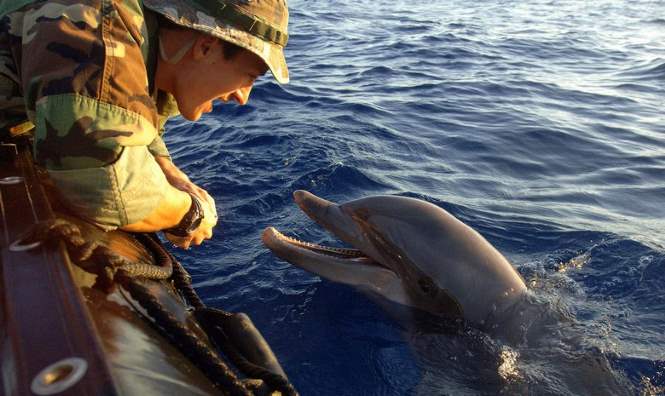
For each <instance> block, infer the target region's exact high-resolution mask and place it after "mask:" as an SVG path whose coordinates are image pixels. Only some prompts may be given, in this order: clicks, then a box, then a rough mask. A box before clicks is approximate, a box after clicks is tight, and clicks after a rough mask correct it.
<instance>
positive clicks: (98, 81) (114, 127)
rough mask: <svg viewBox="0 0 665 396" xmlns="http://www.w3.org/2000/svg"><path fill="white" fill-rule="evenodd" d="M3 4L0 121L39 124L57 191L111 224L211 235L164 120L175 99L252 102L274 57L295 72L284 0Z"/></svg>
mask: <svg viewBox="0 0 665 396" xmlns="http://www.w3.org/2000/svg"><path fill="white" fill-rule="evenodd" d="M0 17H1V20H0V126H2V127H4V129H5V131H9V132H11V133H12V134H20V133H22V132H25V131H26V130H30V129H31V128H30V127H31V126H32V125H34V130H33V131H31V133H32V134H33V136H34V155H35V161H36V163H37V164H38V165H40V166H43V167H44V168H45V169H46V170H47V171H48V174H49V177H50V180H51V181H52V182H53V184H54V185H55V187H56V189H57V191H58V192H59V195H61V200H63V201H64V202H65V204H66V205H67V206H69V207H71V208H73V209H74V210H75V211H76V212H77V213H78V214H79V215H81V216H83V217H86V218H89V219H91V220H93V221H94V222H96V223H97V224H99V225H100V226H102V227H104V228H106V229H113V228H120V229H123V230H126V231H135V232H152V231H159V230H163V231H165V233H166V235H167V237H168V238H169V240H171V241H172V242H173V243H174V244H176V245H178V246H180V247H183V248H188V247H189V246H190V245H199V244H200V243H202V241H203V240H204V239H209V238H210V237H211V236H212V228H213V227H214V226H215V224H216V223H217V214H216V209H215V205H214V200H213V199H212V198H211V197H210V195H209V194H208V193H207V192H206V191H205V190H204V189H202V188H200V187H198V186H197V185H195V184H194V183H192V182H191V181H190V180H189V178H188V177H187V176H186V175H185V174H184V173H183V172H182V171H180V169H178V168H177V167H176V166H175V165H174V164H173V163H172V162H171V159H170V157H169V154H168V151H167V149H166V146H165V145H164V143H163V141H162V139H161V132H162V130H163V126H164V123H165V121H166V119H167V118H168V117H170V116H173V115H175V114H177V113H178V112H180V114H182V116H183V117H184V118H186V119H188V120H191V121H196V120H198V118H199V117H200V116H201V114H202V113H204V112H209V111H211V110H212V102H213V101H215V100H222V101H229V100H234V101H236V102H237V103H239V104H245V103H246V102H247V100H248V99H249V95H250V92H251V89H252V85H253V83H254V81H255V80H256V79H257V78H258V77H259V76H261V75H263V74H264V73H265V72H266V71H267V70H268V69H270V70H271V72H272V74H273V75H274V76H275V78H276V79H277V81H278V82H280V83H287V82H288V79H289V76H288V70H287V67H286V62H285V59H284V54H283V48H284V46H285V45H286V41H287V24H288V10H287V6H286V2H285V0H227V1H222V0H175V1H167V0H143V1H142V0H126V1H108V0H88V1H84V2H82V3H81V2H74V1H69V0H55V1H53V0H51V1H43V0H41V1H34V0H32V1H31V0H15V1H5V2H1V3H0ZM26 118H27V121H26Z"/></svg>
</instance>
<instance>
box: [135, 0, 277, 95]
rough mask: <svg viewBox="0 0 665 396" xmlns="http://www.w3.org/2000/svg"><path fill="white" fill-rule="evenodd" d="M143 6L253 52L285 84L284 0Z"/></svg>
mask: <svg viewBox="0 0 665 396" xmlns="http://www.w3.org/2000/svg"><path fill="white" fill-rule="evenodd" d="M143 4H144V5H145V6H146V7H147V8H149V9H151V10H153V11H155V12H158V13H160V14H162V15H164V16H165V17H166V18H168V19H169V20H171V21H172V22H173V23H175V24H178V25H180V26H185V27H188V28H191V29H195V30H198V31H201V32H204V33H207V34H209V35H211V36H215V37H218V38H220V39H222V40H226V41H228V42H231V43H233V44H235V45H238V46H240V47H242V48H245V49H247V50H249V51H251V52H253V53H254V54H256V55H257V56H259V57H260V58H261V59H263V61H264V62H265V63H266V64H267V65H268V67H269V68H270V71H271V72H272V74H273V76H275V79H276V80H277V81H278V82H279V83H281V84H286V83H288V82H289V70H288V69H287V67H286V59H284V46H286V42H287V40H288V33H287V27H288V24H289V10H288V8H287V5H286V0H224V1H222V0H144V1H143Z"/></svg>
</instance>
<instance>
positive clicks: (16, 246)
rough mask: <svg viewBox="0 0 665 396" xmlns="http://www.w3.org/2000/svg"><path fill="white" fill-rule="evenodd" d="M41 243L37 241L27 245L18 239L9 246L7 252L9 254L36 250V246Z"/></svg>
mask: <svg viewBox="0 0 665 396" xmlns="http://www.w3.org/2000/svg"><path fill="white" fill-rule="evenodd" d="M41 244H42V241H37V242H33V243H29V244H27V245H24V244H23V239H18V240H16V241H14V242H12V243H11V245H9V251H10V252H25V251H26V250H32V249H34V248H36V247H37V246H39V245H41Z"/></svg>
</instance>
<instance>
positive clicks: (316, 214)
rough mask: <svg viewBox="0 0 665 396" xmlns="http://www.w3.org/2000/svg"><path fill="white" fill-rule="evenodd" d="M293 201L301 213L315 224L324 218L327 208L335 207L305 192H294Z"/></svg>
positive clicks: (331, 203) (332, 203)
mask: <svg viewBox="0 0 665 396" xmlns="http://www.w3.org/2000/svg"><path fill="white" fill-rule="evenodd" d="M293 200H294V201H295V203H296V204H297V205H298V206H299V207H300V209H301V210H302V211H303V212H305V213H306V214H307V215H308V216H309V217H310V218H311V219H312V220H314V221H316V222H319V221H320V220H321V219H322V218H324V217H325V214H326V211H327V210H328V208H329V207H331V206H334V205H335V203H334V202H330V201H328V200H325V199H323V198H319V197H317V196H316V195H314V194H312V193H311V192H309V191H305V190H297V191H295V192H294V193H293Z"/></svg>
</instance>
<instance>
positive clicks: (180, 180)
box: [155, 157, 217, 249]
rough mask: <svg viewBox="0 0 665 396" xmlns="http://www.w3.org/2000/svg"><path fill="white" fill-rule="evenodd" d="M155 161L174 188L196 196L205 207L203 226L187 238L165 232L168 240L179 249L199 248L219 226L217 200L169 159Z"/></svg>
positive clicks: (162, 158)
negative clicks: (214, 228) (192, 246)
mask: <svg viewBox="0 0 665 396" xmlns="http://www.w3.org/2000/svg"><path fill="white" fill-rule="evenodd" d="M155 160H156V161H157V163H158V164H159V166H160V167H161V168H162V171H163V172H164V175H165V176H166V180H168V182H169V183H170V184H171V185H172V186H173V187H175V188H177V189H178V190H180V191H185V192H188V193H190V194H192V195H194V196H196V197H197V198H198V199H199V201H200V202H201V206H202V207H203V221H201V224H200V225H199V227H198V228H197V229H196V230H194V231H193V232H192V233H191V234H190V235H189V236H187V237H177V236H175V235H171V234H169V233H166V232H165V233H164V234H165V235H166V237H167V238H168V240H169V241H171V242H172V243H173V244H174V245H176V246H178V247H181V248H183V249H189V246H190V245H192V244H193V245H197V246H198V245H200V244H201V243H202V242H203V240H205V239H210V238H211V237H212V229H213V227H214V226H215V225H216V224H217V207H216V206H215V200H214V199H213V198H212V197H211V196H210V194H208V192H207V191H206V190H204V189H202V188H201V187H199V186H197V185H196V184H194V183H192V181H191V180H190V179H189V177H188V176H187V175H186V174H185V173H184V172H183V171H181V170H180V169H179V168H178V167H177V166H176V165H175V164H174V163H173V162H171V160H170V159H169V158H167V157H155Z"/></svg>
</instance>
